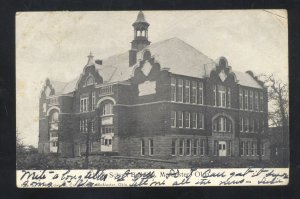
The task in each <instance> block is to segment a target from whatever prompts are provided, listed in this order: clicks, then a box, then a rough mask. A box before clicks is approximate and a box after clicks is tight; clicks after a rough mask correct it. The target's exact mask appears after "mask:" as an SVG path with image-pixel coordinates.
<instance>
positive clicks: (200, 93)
mask: <svg viewBox="0 0 300 199" xmlns="http://www.w3.org/2000/svg"><path fill="white" fill-rule="evenodd" d="M198 86H199V97H198V104H203V82H199V84H198Z"/></svg>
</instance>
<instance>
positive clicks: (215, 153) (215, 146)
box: [200, 140, 219, 156]
mask: <svg viewBox="0 0 300 199" xmlns="http://www.w3.org/2000/svg"><path fill="white" fill-rule="evenodd" d="M200 148H201V147H200ZM218 154H219V150H218V141H217V140H214V156H217V155H218Z"/></svg>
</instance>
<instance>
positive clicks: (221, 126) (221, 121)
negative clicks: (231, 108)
mask: <svg viewBox="0 0 300 199" xmlns="http://www.w3.org/2000/svg"><path fill="white" fill-rule="evenodd" d="M218 129H219V132H226V118H225V117H220V118H219V128H218Z"/></svg>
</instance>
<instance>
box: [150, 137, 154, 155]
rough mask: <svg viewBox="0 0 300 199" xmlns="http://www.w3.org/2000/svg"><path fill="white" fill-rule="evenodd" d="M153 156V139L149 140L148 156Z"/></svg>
mask: <svg viewBox="0 0 300 199" xmlns="http://www.w3.org/2000/svg"><path fill="white" fill-rule="evenodd" d="M153 154H154V143H153V139H149V155H153Z"/></svg>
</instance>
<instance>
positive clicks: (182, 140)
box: [178, 139, 184, 156]
mask: <svg viewBox="0 0 300 199" xmlns="http://www.w3.org/2000/svg"><path fill="white" fill-rule="evenodd" d="M178 152H179V155H180V156H182V155H183V153H184V139H180V140H179V150H178Z"/></svg>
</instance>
